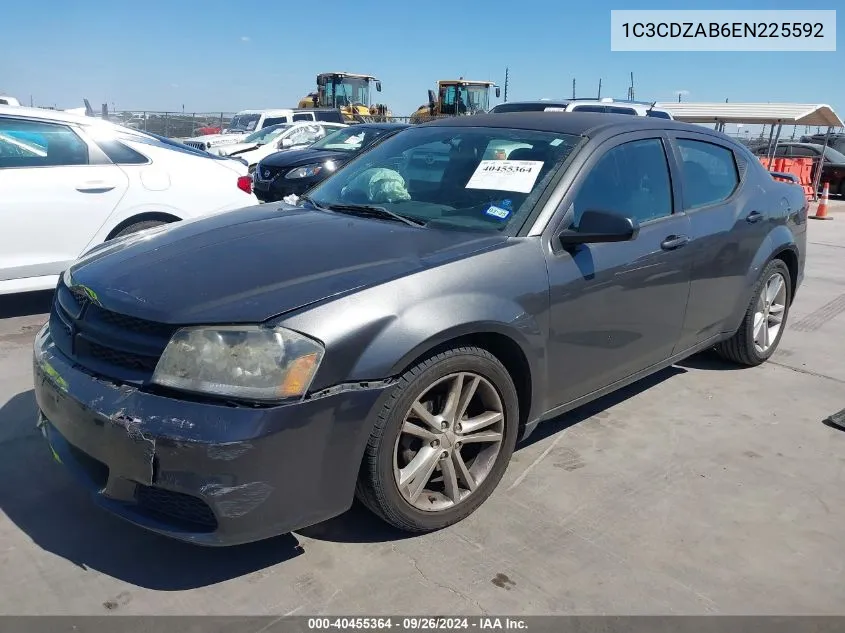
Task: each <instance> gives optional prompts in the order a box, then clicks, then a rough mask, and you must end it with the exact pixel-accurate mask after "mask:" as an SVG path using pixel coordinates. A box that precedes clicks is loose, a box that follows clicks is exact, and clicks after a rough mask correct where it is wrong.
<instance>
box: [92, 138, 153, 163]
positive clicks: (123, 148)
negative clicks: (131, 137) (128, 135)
mask: <svg viewBox="0 0 845 633" xmlns="http://www.w3.org/2000/svg"><path fill="white" fill-rule="evenodd" d="M95 142H96V143H97V147H99V148H100V149H101V150H103V153H104V154H105V155H106V156H108V157H109V160H110V161H111V162H113V163H114V164H115V165H144V164H146V163H148V162H150V161H149V159H148V158H147V157H146V156H144V155H143V154H141V153H140V152H136V151H135V150H134V149H132V148H131V147H129V146H127V145H124V144H123V143H121V142H120V141H118V140H115V139H104V140H97V141H95Z"/></svg>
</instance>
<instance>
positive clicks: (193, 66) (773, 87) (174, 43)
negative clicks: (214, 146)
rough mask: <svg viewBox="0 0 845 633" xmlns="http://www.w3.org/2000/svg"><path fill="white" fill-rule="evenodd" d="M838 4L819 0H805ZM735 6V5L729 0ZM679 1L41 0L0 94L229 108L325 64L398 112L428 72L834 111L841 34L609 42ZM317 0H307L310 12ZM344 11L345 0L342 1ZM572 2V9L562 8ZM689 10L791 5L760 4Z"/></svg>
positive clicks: (22, 13) (301, 79)
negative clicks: (615, 27) (665, 48)
mask: <svg viewBox="0 0 845 633" xmlns="http://www.w3.org/2000/svg"><path fill="white" fill-rule="evenodd" d="M837 4H839V5H840V6H839V8H840V9H842V10H840V12H839V15H838V16H837V18H838V25H837V27H838V28H837V30H838V31H839V32H840V33H845V29H843V16H845V6H843V5H841V0H839V2H837V1H832V0H819V1H818V2H814V3H813V4H812V6H809V7H803V8H812V9H835V8H837ZM726 5H731V6H726ZM678 6H679V5H678V3H672V2H666V1H662V0H652V1H651V2H640V1H636V0H633V1H632V0H628V1H626V2H616V3H614V4H609V3H605V2H603V1H602V0H593V1H590V2H579V3H573V4H572V5H565V4H564V3H562V2H559V1H554V0H521V1H519V2H514V1H513V0H508V1H505V0H485V1H484V2H479V1H478V0H464V1H460V0H458V1H454V0H453V1H451V2H443V1H442V0H430V1H428V2H399V1H397V0H393V1H391V2H383V1H380V0H367V1H365V2H362V3H348V2H341V1H339V0H324V2H318V3H312V2H287V1H278V0H275V1H274V0H269V1H267V2H255V1H251V2H240V1H238V0H228V1H219V0H204V1H201V2H200V1H196V0H167V1H165V0H143V1H141V2H124V1H117V2H105V1H103V0H62V1H59V0H51V1H50V2H48V3H44V4H31V3H26V2H7V3H5V5H4V7H3V23H4V27H5V28H4V29H3V53H2V55H0V92H6V93H8V94H11V95H13V96H16V97H18V98H19V99H20V100H21V102H24V101H26V102H27V103H28V102H29V100H30V96H32V99H33V100H34V103H35V104H36V105H57V106H59V107H61V108H71V107H78V106H81V105H82V99H83V97H87V98H88V99H89V101H90V102H91V103H92V105H94V107H95V108H96V107H98V106H99V105H100V104H102V103H108V104H109V107H111V105H112V103H114V104H115V106H116V108H117V109H127V110H145V109H147V110H181V109H182V106H183V105H184V108H185V111H186V112H200V111H206V112H207V111H220V110H224V111H234V110H239V109H244V108H265V107H289V106H292V105H295V103H296V101H297V100H298V99H299V98H300V97H301V96H303V95H305V94H306V93H307V92H309V91H310V90H313V88H314V83H315V75H316V74H317V73H318V72H321V71H332V70H346V71H349V72H359V73H368V74H373V75H376V76H378V77H379V78H381V80H382V83H383V86H384V91H383V92H382V93H381V95H379V96H380V97H381V99H382V100H383V101H384V102H386V103H387V104H388V105H389V106H390V107H391V109H392V110H393V112H394V113H395V114H397V115H407V114H410V112H411V111H413V110H414V109H415V108H416V107H417V106H419V105H420V104H422V103H423V102H425V101H426V91H427V90H428V89H429V88H431V87H434V84H435V81H436V80H437V79H438V78H449V77H454V76H458V75H462V76H463V77H465V78H469V79H490V80H493V81H497V82H498V83H500V84H503V82H504V75H505V67H506V66H507V67H509V68H510V88H509V99H510V100H516V99H534V98H540V97H562V96H569V95H570V94H571V91H572V79H573V77H574V78H575V79H576V80H577V86H578V89H577V92H578V93H579V96H585V95H586V96H591V95H594V94H595V92H596V88H597V86H598V81H599V78H601V79H602V81H603V89H602V94H603V96H618V97H624V96H625V95H626V91H627V87H628V81H629V79H628V78H629V73H630V72H631V71H633V72H634V77H635V82H636V97H637V98H638V99H643V100H646V99H648V100H650V99H654V100H673V99H677V92H678V91H683V94H684V97H683V98H684V100H686V101H716V100H718V101H723V100H724V99H726V98H729V99H730V100H731V101H792V102H805V103H810V102H813V103H817V102H819V103H828V104H830V105H832V106H833V107H834V108H835V109H836V110H837V112H838V113H839V114H840V116H845V79H844V78H845V42H843V36H840V37H839V46H838V48H839V50H838V51H837V52H833V53H705V52H695V53H693V52H691V53H619V52H616V53H614V52H611V51H610V10H611V8H625V9H639V8H641V9H673V8H677V7H678ZM311 7H313V8H311ZM343 7H346V8H345V9H344V8H343ZM570 7H571V8H570ZM686 8H697V9H706V8H714V9H716V8H719V9H722V8H731V9H763V8H766V9H796V8H802V7H801V3H799V4H798V5H796V4H795V3H794V2H785V1H782V0H755V1H750V2H749V1H746V2H736V3H733V2H731V3H724V4H721V5H720V4H712V5H711V4H709V3H705V2H699V3H697V4H695V5H693V4H690V5H689V6H688V7H686Z"/></svg>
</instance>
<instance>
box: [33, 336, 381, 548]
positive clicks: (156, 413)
mask: <svg viewBox="0 0 845 633" xmlns="http://www.w3.org/2000/svg"><path fill="white" fill-rule="evenodd" d="M34 379H35V397H36V401H37V403H38V409H39V420H38V426H39V427H40V429H41V431H42V433H43V434H44V436H45V437H46V438H47V440H48V442H49V445H50V450H51V452H52V455H53V458H54V459H55V460H56V461H58V462H60V463H62V464H63V465H65V466H66V467H67V468H68V469H69V470H71V471H72V472H73V473H74V474H75V475H77V476H78V478H79V479H80V481H82V482H83V483H84V484H85V485H87V487H88V488H89V489H90V490H91V492H92V495H93V498H94V500H95V502H96V503H97V504H98V505H100V506H102V507H104V508H106V509H107V510H109V511H111V512H113V513H115V514H117V515H118V516H120V517H122V518H124V519H127V520H129V521H131V522H132V523H135V524H137V525H140V526H142V527H145V528H147V529H150V530H153V531H155V532H159V533H161V534H165V535H167V536H171V537H174V538H177V539H181V540H184V541H189V542H193V543H197V544H201V545H234V544H238V543H246V542H249V541H255V540H260V539H263V538H267V537H271V536H275V535H278V534H283V533H286V532H289V531H291V530H294V529H297V528H302V527H305V526H308V525H313V524H315V523H319V522H320V521H323V520H325V519H328V518H330V517H333V516H336V515H338V514H340V513H342V512H344V511H345V510H347V509H348V508H349V507H350V506H351V504H352V499H353V496H354V488H355V480H356V478H357V475H358V468H359V466H360V460H361V456H362V455H363V452H364V447H365V445H366V442H367V438H368V436H369V433H370V431H371V428H372V422H371V420H372V417H371V412H372V411H373V410H374V408H375V406H376V404H377V402H378V400H379V398H380V397H381V395H382V394H383V393H384V390H385V388H386V387H385V386H384V385H380V386H378V387H376V388H367V389H351V390H340V391H339V392H338V391H336V392H334V393H333V395H326V396H324V397H318V398H313V399H310V400H305V401H303V402H300V403H295V404H289V405H283V406H277V407H269V408H254V407H246V406H231V405H227V404H220V403H212V402H200V401H190V400H181V399H177V398H171V397H165V396H160V395H155V394H152V393H146V392H144V391H142V390H139V389H137V388H135V387H131V386H127V385H118V384H115V383H112V382H108V381H105V380H101V379H99V378H96V377H94V376H92V375H91V374H88V373H86V372H84V371H83V370H81V369H80V368H78V367H76V366H74V365H73V364H72V363H71V362H70V360H69V359H67V358H66V357H65V356H64V355H63V354H62V353H61V352H60V351H59V350H58V349H56V347H55V345H54V344H53V342H52V339H51V338H50V333H49V329H48V327H47V326H45V327H44V328H43V329H42V330H41V332H39V334H38V336H37V337H36V340H35V349H34Z"/></svg>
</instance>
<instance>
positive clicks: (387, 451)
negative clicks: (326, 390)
mask: <svg viewBox="0 0 845 633" xmlns="http://www.w3.org/2000/svg"><path fill="white" fill-rule="evenodd" d="M518 417H519V409H518V402H517V396H516V389H515V388H514V385H513V381H512V380H511V377H510V375H509V374H508V372H507V370H506V369H505V368H504V367H503V366H502V364H501V363H500V362H499V361H498V360H497V359H496V358H495V357H494V356H492V355H491V354H490V353H489V352H487V351H485V350H482V349H479V348H476V347H461V348H456V349H451V350H448V351H446V352H443V353H441V354H438V355H436V356H433V357H432V358H430V359H428V360H425V361H423V362H422V363H420V364H418V365H417V366H415V367H413V368H412V369H410V370H409V371H407V372H406V373H405V374H404V375H403V376H402V378H401V379H400V380H399V384H398V385H397V386H396V388H395V391H394V393H393V394H391V397H390V399H389V400H388V402H387V403H386V404H385V406H384V408H383V409H382V412H381V414H380V415H379V418H378V420H377V422H376V425H375V428H374V430H373V433H372V435H371V437H370V441H369V444H368V445H367V450H366V454H365V456H364V462H363V465H362V468H361V473H360V476H359V480H358V486H357V489H356V490H357V494H358V497H359V498H360V499H361V501H362V502H363V503H364V504H365V505H366V506H367V507H368V508H369V509H370V510H372V511H373V512H375V513H376V514H377V515H379V516H380V517H381V518H383V519H384V520H385V521H387V522H388V523H391V524H392V525H394V526H396V527H398V528H400V529H402V530H406V531H412V532H424V531H430V530H437V529H440V528H443V527H446V526H448V525H451V524H453V523H456V522H458V521H460V520H462V519H464V518H466V517H467V516H469V515H470V514H472V512H474V511H475V510H476V508H478V506H480V505H481V504H482V503H483V502H484V501H485V500H486V499H487V497H489V496H490V494H491V493H492V492H493V490H494V489H495V488H496V486H497V485H498V483H499V481H500V480H501V478H502V475H503V474H504V472H505V469H506V468H507V465H508V462H509V461H510V458H511V455H512V454H513V450H514V446H515V444H516V437H517V427H518Z"/></svg>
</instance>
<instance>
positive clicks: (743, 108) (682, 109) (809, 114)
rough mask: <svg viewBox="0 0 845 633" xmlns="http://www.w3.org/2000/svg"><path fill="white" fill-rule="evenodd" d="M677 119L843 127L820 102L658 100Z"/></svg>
mask: <svg viewBox="0 0 845 633" xmlns="http://www.w3.org/2000/svg"><path fill="white" fill-rule="evenodd" d="M656 107H658V108H661V109H663V110H668V111H669V112H671V113H672V116H673V117H674V118H675V119H676V120H677V121H685V122H687V123H745V124H749V125H753V124H763V125H766V124H769V125H771V124H783V125H815V126H824V127H845V123H843V122H842V119H840V118H839V116H838V115H837V114H836V112H834V111H833V108H831V107H830V106H829V105H826V104H823V103H671V102H669V103H658V104H657V105H656Z"/></svg>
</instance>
